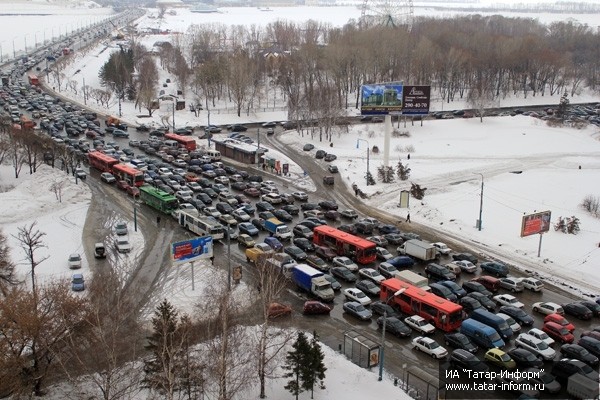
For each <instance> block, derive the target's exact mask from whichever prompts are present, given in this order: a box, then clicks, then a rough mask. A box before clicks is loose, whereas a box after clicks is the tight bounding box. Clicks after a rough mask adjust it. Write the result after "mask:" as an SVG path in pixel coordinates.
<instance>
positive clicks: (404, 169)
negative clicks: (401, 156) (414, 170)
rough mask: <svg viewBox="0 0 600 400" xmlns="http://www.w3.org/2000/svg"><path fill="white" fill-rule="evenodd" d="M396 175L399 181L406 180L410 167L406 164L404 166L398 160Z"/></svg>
mask: <svg viewBox="0 0 600 400" xmlns="http://www.w3.org/2000/svg"><path fill="white" fill-rule="evenodd" d="M396 175H397V176H398V179H400V180H401V181H405V180H407V179H408V178H409V177H410V168H409V167H408V164H407V165H406V166H405V165H404V164H402V161H398V165H396Z"/></svg>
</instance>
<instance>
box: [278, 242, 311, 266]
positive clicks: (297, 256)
mask: <svg viewBox="0 0 600 400" xmlns="http://www.w3.org/2000/svg"><path fill="white" fill-rule="evenodd" d="M283 251H284V252H285V253H286V254H289V255H290V256H291V257H292V258H293V259H294V260H296V261H298V262H301V261H304V260H306V257H308V254H306V253H305V252H304V251H303V250H302V249H301V248H300V247H298V246H285V247H284V248H283Z"/></svg>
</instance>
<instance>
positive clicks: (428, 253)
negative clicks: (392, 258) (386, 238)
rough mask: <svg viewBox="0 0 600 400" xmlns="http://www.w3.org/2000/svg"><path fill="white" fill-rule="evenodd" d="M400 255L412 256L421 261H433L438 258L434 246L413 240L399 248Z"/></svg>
mask: <svg viewBox="0 0 600 400" xmlns="http://www.w3.org/2000/svg"><path fill="white" fill-rule="evenodd" d="M397 250H398V254H403V255H407V256H411V257H413V258H416V259H419V260H421V261H432V260H435V259H436V257H437V256H438V252H437V249H436V248H435V246H434V245H432V244H431V243H428V242H424V241H422V240H417V239H411V240H407V241H406V242H404V243H402V244H401V245H400V246H398V249H397Z"/></svg>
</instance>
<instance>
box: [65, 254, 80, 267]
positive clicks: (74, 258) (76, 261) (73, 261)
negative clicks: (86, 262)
mask: <svg viewBox="0 0 600 400" xmlns="http://www.w3.org/2000/svg"><path fill="white" fill-rule="evenodd" d="M68 265H69V268H70V269H79V268H81V255H80V254H79V253H73V254H71V255H69V260H68Z"/></svg>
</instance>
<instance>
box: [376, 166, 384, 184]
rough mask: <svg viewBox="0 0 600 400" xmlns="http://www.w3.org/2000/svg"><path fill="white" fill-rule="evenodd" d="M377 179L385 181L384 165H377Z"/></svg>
mask: <svg viewBox="0 0 600 400" xmlns="http://www.w3.org/2000/svg"><path fill="white" fill-rule="evenodd" d="M377 179H379V180H380V181H381V182H385V167H384V166H383V165H380V166H379V167H377Z"/></svg>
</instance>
